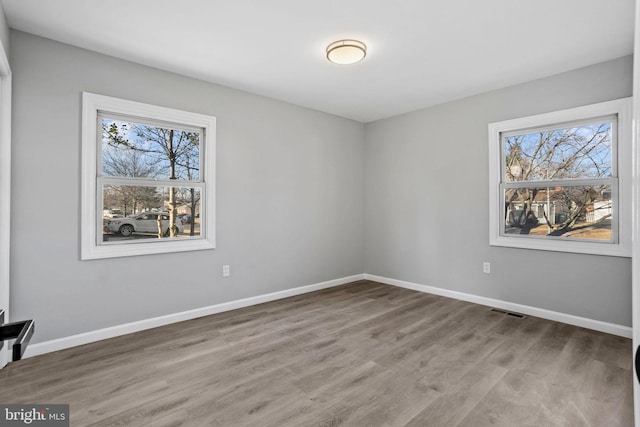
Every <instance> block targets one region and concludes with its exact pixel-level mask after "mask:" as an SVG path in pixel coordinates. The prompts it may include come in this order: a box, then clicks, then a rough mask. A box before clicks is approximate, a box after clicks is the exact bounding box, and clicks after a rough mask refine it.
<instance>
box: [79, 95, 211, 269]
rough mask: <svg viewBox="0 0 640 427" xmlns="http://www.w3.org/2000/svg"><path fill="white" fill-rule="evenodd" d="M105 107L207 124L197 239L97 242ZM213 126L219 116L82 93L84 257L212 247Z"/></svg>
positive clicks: (109, 110)
mask: <svg viewBox="0 0 640 427" xmlns="http://www.w3.org/2000/svg"><path fill="white" fill-rule="evenodd" d="M101 112H102V113H112V114H114V115H116V116H123V115H124V116H129V117H133V118H140V120H143V121H144V120H145V119H146V120H150V121H151V122H166V123H172V124H176V125H178V126H179V125H184V126H188V127H196V128H201V129H203V131H204V137H203V140H202V141H201V150H200V156H201V159H200V162H201V165H202V169H203V170H201V171H200V175H201V180H202V183H200V185H199V186H198V187H199V188H201V191H202V199H203V201H202V203H201V207H200V221H201V234H200V236H199V237H198V238H185V239H161V240H160V239H159V240H155V241H152V242H145V241H139V242H136V243H135V244H109V245H101V244H99V243H98V239H99V235H101V230H102V229H101V228H99V225H98V224H101V223H102V190H101V188H100V186H99V184H100V182H99V181H100V179H99V175H100V174H101V173H102V171H101V170H99V169H98V163H100V162H101V147H102V140H101V134H99V133H98V129H99V126H98V115H99V113H101ZM215 129H216V119H215V117H212V116H207V115H204V114H198V113H192V112H188V111H182V110H175V109H172V108H166V107H160V106H156V105H150V104H144V103H141V102H134V101H128V100H124V99H120V98H113V97H109V96H104V95H97V94H94V93H89V92H83V94H82V172H81V178H82V184H81V218H80V226H81V230H80V236H81V237H80V239H81V251H80V258H81V259H82V260H90V259H100V258H115V257H126V256H136V255H148V254H159V253H171V252H184V251H194V250H204V249H214V248H215V150H216V138H215ZM99 147H100V148H99ZM141 185H144V184H141ZM180 186H187V187H188V186H189V184H188V181H184V182H183V181H181V182H180Z"/></svg>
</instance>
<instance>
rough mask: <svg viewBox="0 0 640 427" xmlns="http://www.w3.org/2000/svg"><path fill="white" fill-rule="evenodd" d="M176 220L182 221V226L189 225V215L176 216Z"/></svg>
mask: <svg viewBox="0 0 640 427" xmlns="http://www.w3.org/2000/svg"><path fill="white" fill-rule="evenodd" d="M178 218H180V220H182V224H183V225H184V224H191V215H189V214H178Z"/></svg>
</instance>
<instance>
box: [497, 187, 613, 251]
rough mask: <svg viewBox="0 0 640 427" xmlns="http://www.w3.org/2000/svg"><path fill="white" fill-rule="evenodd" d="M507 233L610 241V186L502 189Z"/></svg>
mask: <svg viewBox="0 0 640 427" xmlns="http://www.w3.org/2000/svg"><path fill="white" fill-rule="evenodd" d="M504 196H505V198H504V201H505V217H504V218H503V230H504V233H505V234H506V235H516V234H518V235H530V236H549V237H565V238H571V239H590V240H603V241H612V234H611V215H612V197H611V185H601V186H563V187H550V188H541V187H527V188H508V189H506V190H505V194H504Z"/></svg>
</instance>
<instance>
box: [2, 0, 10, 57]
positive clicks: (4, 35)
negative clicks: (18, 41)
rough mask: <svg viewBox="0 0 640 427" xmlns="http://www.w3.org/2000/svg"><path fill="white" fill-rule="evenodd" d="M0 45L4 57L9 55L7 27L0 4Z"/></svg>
mask: <svg viewBox="0 0 640 427" xmlns="http://www.w3.org/2000/svg"><path fill="white" fill-rule="evenodd" d="M0 43H2V48H3V49H4V52H5V54H6V55H9V25H7V19H6V18H5V15H4V10H3V9H2V4H0Z"/></svg>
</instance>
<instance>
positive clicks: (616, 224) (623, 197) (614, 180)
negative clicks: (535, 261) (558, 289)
mask: <svg viewBox="0 0 640 427" xmlns="http://www.w3.org/2000/svg"><path fill="white" fill-rule="evenodd" d="M631 100H632V98H622V99H617V100H613V101H607V102H601V103H597V104H591V105H586V106H582V107H576V108H570V109H566V110H560V111H554V112H551V113H545V114H538V115H534V116H528V117H522V118H517V119H512V120H505V121H501V122H495V123H490V124H489V244H490V245H491V246H505V247H512V248H522V249H536V250H547V251H557V252H572V253H583V254H594V255H609V256H620V257H630V256H631V204H632V200H631V156H632V139H631V123H632V122H631ZM611 115H615V116H616V117H617V138H615V136H616V135H615V134H614V138H612V139H613V141H612V177H611V179H610V182H611V184H612V188H615V187H616V186H617V194H618V195H617V200H614V202H613V203H614V218H613V220H612V235H613V236H614V241H613V242H609V241H606V242H603V241H597V240H593V241H585V240H577V239H576V240H570V239H560V238H559V239H552V238H544V237H531V236H516V235H506V234H504V233H503V232H502V227H503V218H504V208H503V205H504V203H503V202H502V200H503V197H504V196H503V195H501V194H502V190H501V183H502V179H503V173H502V172H503V171H502V165H503V156H504V150H503V148H502V135H503V134H506V133H511V132H516V131H527V130H530V129H535V128H551V127H553V126H555V125H558V124H562V123H567V122H577V121H582V120H588V119H592V118H593V119H595V118H599V117H604V116H611ZM584 182H586V181H585V180H583V181H579V182H576V183H575V184H574V185H582V184H583V183H584ZM557 183H558V184H557V185H571V184H572V182H571V181H570V180H565V181H560V180H558V181H557ZM527 184H528V185H527V186H529V187H533V186H536V182H535V181H531V182H528V183H527ZM616 206H617V209H616ZM616 211H617V212H616ZM616 213H617V214H616Z"/></svg>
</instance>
